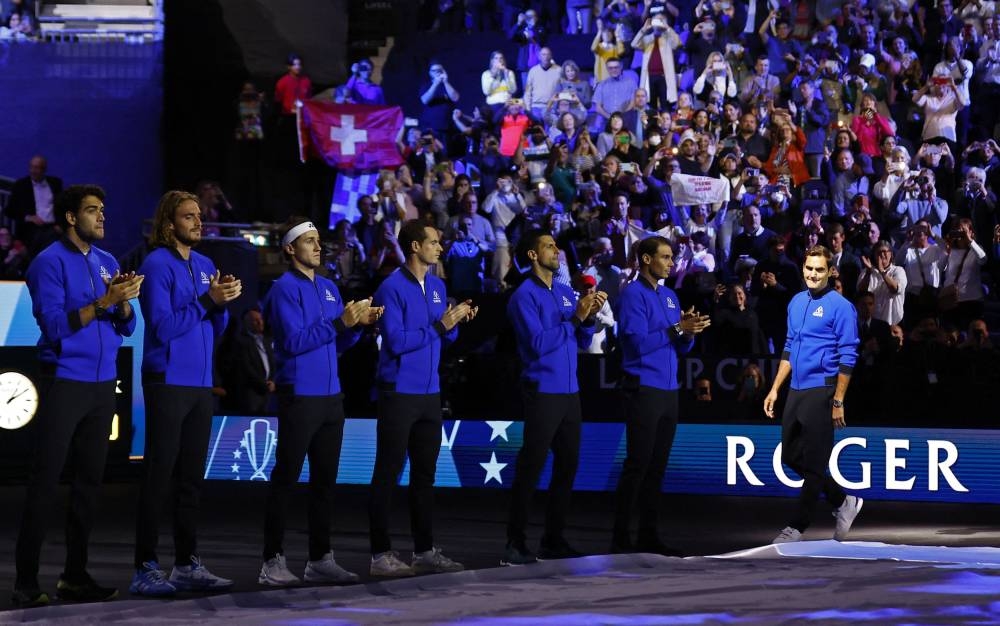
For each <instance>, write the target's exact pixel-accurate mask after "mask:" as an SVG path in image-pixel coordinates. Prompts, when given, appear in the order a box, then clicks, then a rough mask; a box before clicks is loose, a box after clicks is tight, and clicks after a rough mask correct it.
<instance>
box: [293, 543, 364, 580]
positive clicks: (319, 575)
mask: <svg viewBox="0 0 1000 626" xmlns="http://www.w3.org/2000/svg"><path fill="white" fill-rule="evenodd" d="M302 578H304V579H305V581H306V582H309V583H356V582H358V575H357V574H355V573H354V572H349V571H347V570H346V569H344V568H343V567H341V566H339V565H337V561H335V560H334V558H333V550H331V551H329V552H327V553H326V554H325V555H323V558H322V559H320V560H318V561H307V562H306V573H305V575H304V576H303V577H302Z"/></svg>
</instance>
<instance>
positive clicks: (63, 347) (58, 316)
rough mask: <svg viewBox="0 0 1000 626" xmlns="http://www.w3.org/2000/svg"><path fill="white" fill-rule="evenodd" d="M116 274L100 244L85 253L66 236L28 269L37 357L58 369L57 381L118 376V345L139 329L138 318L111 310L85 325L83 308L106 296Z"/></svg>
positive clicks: (114, 309)
mask: <svg viewBox="0 0 1000 626" xmlns="http://www.w3.org/2000/svg"><path fill="white" fill-rule="evenodd" d="M116 271H118V261H116V260H115V258H114V257H113V256H111V255H110V254H108V253H107V252H105V251H104V250H101V249H100V248H97V247H95V246H90V251H89V252H88V253H87V254H84V253H83V252H81V251H80V249H79V248H77V247H76V244H74V243H73V242H71V241H70V240H69V239H66V238H65V237H64V238H63V239H61V240H59V241H56V242H54V243H52V244H51V245H49V247H47V248H45V250H43V251H42V252H41V253H40V254H39V255H38V256H37V257H35V260H33V261H32V262H31V265H30V266H28V276H27V278H28V292H29V293H30V294H31V311H32V313H34V315H35V320H36V321H37V322H38V328H39V329H40V330H41V331H42V336H41V337H40V338H39V339H38V358H39V360H41V361H42V363H47V364H49V365H54V366H55V368H56V377H57V378H65V379H67V380H76V381H80V382H106V381H109V380H114V379H116V378H117V377H118V369H117V367H116V358H117V356H118V347H119V346H121V345H122V337H129V336H131V335H132V333H133V331H135V315H134V314H133V315H130V316H129V318H128V319H127V320H122V319H120V318H119V317H118V315H117V307H112V308H111V309H110V310H109V311H108V312H107V313H106V314H105V315H102V316H101V317H99V318H97V319H96V320H94V321H92V322H91V323H89V324H87V325H86V326H83V325H82V324H81V323H80V309H82V308H83V307H85V306H87V305H88V304H91V303H93V302H94V300H97V299H98V298H99V297H101V296H103V295H104V293H105V292H106V291H107V286H106V285H105V282H104V281H105V279H108V280H110V279H111V277H112V276H114V274H115V272H116Z"/></svg>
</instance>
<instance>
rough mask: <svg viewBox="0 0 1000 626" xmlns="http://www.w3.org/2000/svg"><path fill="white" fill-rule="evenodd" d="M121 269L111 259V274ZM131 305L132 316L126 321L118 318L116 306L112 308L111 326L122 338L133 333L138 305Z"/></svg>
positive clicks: (116, 262)
mask: <svg viewBox="0 0 1000 626" xmlns="http://www.w3.org/2000/svg"><path fill="white" fill-rule="evenodd" d="M120 269H121V268H120V267H119V266H118V261H115V260H114V257H112V258H111V273H112V274H114V273H115V272H117V271H119V270H120ZM130 304H131V305H132V314H131V315H129V316H128V318H127V319H122V318H120V317H118V315H117V312H118V306H121V305H118V306H116V307H114V313H115V314H114V315H112V316H111V326H112V327H114V329H115V332H116V333H118V334H119V335H121V336H122V337H131V336H132V333H134V332H135V307H136V306H139V305H138V303H130Z"/></svg>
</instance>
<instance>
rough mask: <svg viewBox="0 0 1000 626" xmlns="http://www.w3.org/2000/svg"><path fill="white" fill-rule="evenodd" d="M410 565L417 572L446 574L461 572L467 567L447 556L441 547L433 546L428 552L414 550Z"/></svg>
mask: <svg viewBox="0 0 1000 626" xmlns="http://www.w3.org/2000/svg"><path fill="white" fill-rule="evenodd" d="M410 567H412V568H413V572H414V573H415V574H444V573H446V572H461V571H463V570H464V569H465V566H464V565H462V564H461V563H459V562H457V561H452V560H451V559H449V558H448V557H446V556H445V555H444V553H442V552H441V549H440V548H431V549H430V550H428V551H427V552H420V553H417V552H414V553H413V561H412V563H411V564H410Z"/></svg>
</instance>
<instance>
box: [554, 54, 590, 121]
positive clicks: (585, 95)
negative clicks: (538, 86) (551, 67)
mask: <svg viewBox="0 0 1000 626" xmlns="http://www.w3.org/2000/svg"><path fill="white" fill-rule="evenodd" d="M565 91H569V92H572V93H575V94H576V97H577V99H578V100H579V101H580V104H582V105H583V108H585V109H589V108H590V101H591V100H593V98H594V90H593V89H592V88H591V86H590V82H589V81H587V80H586V79H585V78H583V77H582V76H581V74H580V66H579V65H577V64H576V61H574V60H573V59H566V60H565V61H563V64H562V75H561V78H560V79H559V86H558V87H557V88H556V93H559V92H565Z"/></svg>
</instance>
